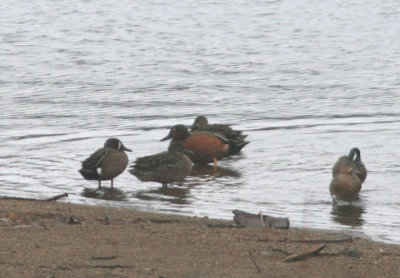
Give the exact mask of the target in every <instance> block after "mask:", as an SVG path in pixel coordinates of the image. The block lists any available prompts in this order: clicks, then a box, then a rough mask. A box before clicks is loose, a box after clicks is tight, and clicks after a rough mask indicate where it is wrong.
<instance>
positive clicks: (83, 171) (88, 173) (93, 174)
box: [79, 168, 100, 180]
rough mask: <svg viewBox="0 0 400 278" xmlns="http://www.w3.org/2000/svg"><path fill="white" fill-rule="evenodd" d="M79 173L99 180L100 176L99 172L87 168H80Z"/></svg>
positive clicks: (89, 178) (90, 178)
mask: <svg viewBox="0 0 400 278" xmlns="http://www.w3.org/2000/svg"><path fill="white" fill-rule="evenodd" d="M79 173H81V175H82V177H84V178H85V179H87V180H98V179H99V178H100V177H99V174H98V173H97V172H96V171H93V170H88V169H85V168H82V169H80V170H79Z"/></svg>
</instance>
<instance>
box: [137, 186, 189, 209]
mask: <svg viewBox="0 0 400 278" xmlns="http://www.w3.org/2000/svg"><path fill="white" fill-rule="evenodd" d="M189 193H190V188H188V187H161V188H156V189H151V190H143V191H139V192H138V193H137V194H136V196H135V197H136V198H138V199H141V200H145V201H163V202H169V203H171V204H178V205H186V204H189V203H190V202H189V201H188V196H189Z"/></svg>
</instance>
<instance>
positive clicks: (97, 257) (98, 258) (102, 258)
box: [92, 256, 117, 260]
mask: <svg viewBox="0 0 400 278" xmlns="http://www.w3.org/2000/svg"><path fill="white" fill-rule="evenodd" d="M115 258H117V256H92V260H114V259H115Z"/></svg>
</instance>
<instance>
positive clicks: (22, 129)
mask: <svg viewBox="0 0 400 278" xmlns="http://www.w3.org/2000/svg"><path fill="white" fill-rule="evenodd" d="M168 2H169V3H168V4H166V2H164V1H140V0H139V1H126V0H125V1H124V0H122V1H118V2H116V3H114V2H112V1H111V2H110V1H104V0H100V1H90V0H87V1H83V0H74V1H65V0H62V1H56V2H55V1H50V0H48V1H45V0H39V1H34V2H26V1H12V0H4V1H1V3H0V11H1V14H2V15H3V16H1V17H0V111H1V112H2V113H1V117H0V127H1V130H2V132H1V134H0V143H1V152H0V195H5V196H18V197H35V198H44V197H48V196H52V195H55V194H59V193H63V192H68V193H70V197H69V198H68V201H71V202H74V203H87V204H101V205H111V206H121V207H132V208H137V209H141V210H150V211H158V212H165V213H171V212H172V213H178V214H186V215H198V216H205V215H207V216H209V217H212V218H224V219H231V217H232V213H231V210H232V209H243V210H247V211H249V212H254V213H258V212H259V211H260V210H262V211H263V212H264V213H265V214H270V215H274V216H286V217H289V218H290V220H291V223H292V226H295V227H311V228H322V229H335V230H354V231H360V232H363V233H365V234H366V235H368V236H370V237H372V238H373V239H375V240H380V241H386V242H392V243H397V244H399V243H400V216H399V206H400V201H399V196H400V185H399V178H400V172H399V166H400V155H399V136H400V110H399V108H400V90H399V87H400V72H399V68H400V48H399V47H398V46H399V34H400V24H399V22H400V6H399V5H398V2H397V1H394V0H392V1H390V0H388V1H378V0H372V1H367V2H366V1H343V0H336V1H330V2H329V3H325V2H323V1H322V2H321V1H284V0H282V1H247V0H242V1H239V0H234V1H229V3H228V2H227V1H218V0H217V1H201V2H199V1H190V0H189V1H168ZM199 114H206V115H207V116H208V117H209V120H210V121H211V122H215V123H230V124H232V125H233V126H234V127H235V128H237V129H242V130H244V131H245V132H246V133H247V134H249V136H248V139H249V140H250V141H251V143H250V144H249V145H248V146H246V147H245V149H244V151H243V152H242V154H241V155H238V156H234V157H231V158H229V159H226V160H223V161H221V162H220V164H219V169H218V171H217V172H216V173H215V174H213V173H212V171H211V170H210V168H196V169H195V171H194V172H193V173H192V175H191V176H190V177H188V179H187V182H186V183H184V184H183V185H182V186H179V185H174V186H172V187H171V188H170V189H168V190H162V189H161V186H160V185H159V184H156V183H142V182H139V181H138V180H137V179H136V178H135V177H133V176H132V175H130V174H129V173H128V172H124V173H123V174H122V175H121V176H119V177H118V178H117V179H116V180H115V185H116V187H117V188H118V189H119V190H120V191H118V194H119V197H120V200H112V201H110V200H103V199H98V198H94V197H96V196H88V194H87V192H88V191H89V190H88V189H91V188H96V186H97V184H96V182H95V181H85V180H83V179H82V178H81V176H80V175H79V173H78V172H77V171H78V169H79V167H80V161H81V160H83V159H84V158H85V157H87V156H88V155H89V154H90V153H92V152H93V151H94V150H96V149H97V148H98V147H101V146H102V145H103V143H104V141H105V139H106V138H108V137H111V136H114V137H118V138H120V139H121V140H122V141H123V142H124V144H125V145H126V146H127V147H129V148H132V149H133V152H132V153H129V157H130V160H131V161H132V160H134V159H135V158H136V157H138V156H143V155H148V154H152V153H156V152H159V151H162V150H165V149H166V147H167V144H168V143H166V142H160V141H159V139H161V138H162V137H164V136H165V135H166V134H167V132H168V129H169V127H171V126H172V125H174V124H178V123H183V124H186V125H190V124H191V123H192V122H193V120H194V118H195V116H196V115H199ZM354 146H357V147H359V148H360V149H361V152H362V158H363V161H364V163H365V164H366V166H367V168H368V169H369V175H368V178H367V180H366V182H365V183H364V184H363V189H362V192H361V194H360V200H359V201H357V202H354V203H353V205H352V206H346V205H341V206H338V207H332V202H331V198H330V195H329V190H328V186H329V182H330V179H331V167H332V165H333V163H334V162H335V161H336V159H337V158H338V157H339V156H340V155H343V154H347V153H348V151H349V150H350V149H351V148H352V147H354ZM104 184H107V182H105V183H104ZM90 197H91V198H90ZM103 197H104V196H103Z"/></svg>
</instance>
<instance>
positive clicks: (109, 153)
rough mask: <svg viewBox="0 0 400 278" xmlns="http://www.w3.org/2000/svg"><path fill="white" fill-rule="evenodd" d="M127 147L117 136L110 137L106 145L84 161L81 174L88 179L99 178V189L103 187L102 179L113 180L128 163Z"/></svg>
mask: <svg viewBox="0 0 400 278" xmlns="http://www.w3.org/2000/svg"><path fill="white" fill-rule="evenodd" d="M125 151H128V152H130V151H131V150H130V149H128V148H126V147H125V146H124V145H123V144H122V142H121V141H120V140H119V139H117V138H109V139H107V141H106V142H105V143H104V147H103V148H101V149H98V150H97V151H95V152H94V153H93V154H92V155H90V156H89V157H88V158H86V159H85V160H84V161H82V162H81V163H82V168H81V169H80V170H79V172H80V173H81V175H82V176H83V177H84V178H85V179H87V180H98V181H99V184H98V186H99V187H98V189H101V181H102V180H111V188H113V180H114V178H115V177H117V176H118V175H120V174H121V173H122V172H123V171H124V170H125V168H126V166H127V165H128V156H127V155H126V153H125Z"/></svg>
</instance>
